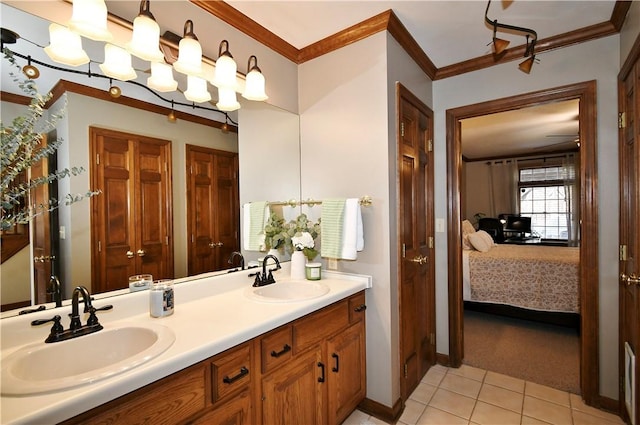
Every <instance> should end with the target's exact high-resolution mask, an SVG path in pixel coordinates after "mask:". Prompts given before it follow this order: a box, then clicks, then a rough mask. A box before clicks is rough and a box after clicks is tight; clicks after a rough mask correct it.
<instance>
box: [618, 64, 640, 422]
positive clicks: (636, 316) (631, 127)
mask: <svg viewBox="0 0 640 425" xmlns="http://www.w3.org/2000/svg"><path fill="white" fill-rule="evenodd" d="M639 89H640V59H636V60H635V63H634V64H633V65H632V66H631V67H630V68H629V72H628V74H627V75H625V76H624V77H623V80H622V82H621V84H620V107H621V123H620V124H621V125H620V127H621V130H620V136H621V137H620V143H619V156H620V263H619V271H620V291H619V292H620V301H619V302H620V306H619V310H620V347H619V352H620V363H619V365H620V366H619V371H620V383H621V385H620V400H621V401H622V402H623V403H622V406H621V410H622V412H621V414H622V417H623V418H624V419H625V420H627V422H629V423H635V424H638V423H640V422H639V421H640V373H638V370H639V368H640V139H639V137H640V92H639ZM633 358H635V362H633V360H632V359H633ZM634 364H635V367H634Z"/></svg>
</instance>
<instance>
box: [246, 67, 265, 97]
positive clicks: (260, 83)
mask: <svg viewBox="0 0 640 425" xmlns="http://www.w3.org/2000/svg"><path fill="white" fill-rule="evenodd" d="M264 86H265V81H264V75H262V72H260V71H259V70H257V69H255V68H254V69H252V70H251V71H249V73H248V74H247V77H246V82H245V86H244V92H243V93H242V97H244V98H245V99H248V100H256V101H263V100H267V99H268V98H269V96H267V93H266V92H265V88H264Z"/></svg>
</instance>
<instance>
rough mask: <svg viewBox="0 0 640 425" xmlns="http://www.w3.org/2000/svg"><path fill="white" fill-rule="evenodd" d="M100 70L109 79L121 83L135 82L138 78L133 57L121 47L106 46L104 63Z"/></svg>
mask: <svg viewBox="0 0 640 425" xmlns="http://www.w3.org/2000/svg"><path fill="white" fill-rule="evenodd" d="M100 69H101V70H102V72H104V74H105V75H106V76H108V77H111V78H115V79H116V80H120V81H127V80H133V79H134V78H136V77H137V75H136V71H135V70H134V69H133V67H132V66H131V55H130V54H129V52H127V51H126V50H124V49H123V48H121V47H118V46H114V45H113V44H108V43H107V44H105V45H104V63H102V64H100Z"/></svg>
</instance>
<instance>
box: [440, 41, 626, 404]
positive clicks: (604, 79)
mask: <svg viewBox="0 0 640 425" xmlns="http://www.w3.org/2000/svg"><path fill="white" fill-rule="evenodd" d="M538 58H539V59H540V61H541V62H540V63H539V64H535V65H534V67H533V70H532V71H531V74H529V75H527V74H524V73H522V72H520V71H519V70H518V68H517V62H510V63H506V64H502V65H498V66H494V67H491V68H488V69H483V70H480V71H476V72H471V73H467V74H463V75H459V76H456V77H451V78H447V79H444V80H438V81H436V82H434V100H435V105H436V112H435V126H436V137H435V151H436V157H437V158H438V159H437V161H436V177H435V178H436V185H437V187H439V188H441V191H440V192H438V191H436V196H437V199H436V215H437V217H442V218H445V219H446V217H447V199H446V192H445V191H446V184H447V183H446V182H447V170H446V165H445V164H446V120H445V112H446V110H447V109H451V108H456V107H460V106H465V105H470V104H474V103H478V102H484V101H488V100H493V99H499V98H503V97H507V96H512V95H516V94H521V93H527V92H532V91H536V90H542V89H546V88H551V87H557V86H562V85H567V84H572V83H577V82H583V81H589V80H597V101H598V104H597V113H598V122H597V128H598V134H597V136H598V139H597V144H598V161H597V162H598V185H599V187H598V202H599V219H600V222H599V226H600V227H599V229H600V232H599V235H598V238H599V253H598V254H599V264H598V267H599V279H600V290H599V305H600V329H599V342H600V347H599V359H600V394H601V395H603V396H606V397H610V398H612V399H617V398H618V387H617V382H618V361H617V359H618V348H617V347H618V346H617V337H618V324H617V321H618V277H617V251H618V250H617V244H618V237H617V231H616V230H615V229H617V223H618V199H617V196H618V159H617V137H618V132H617V128H616V123H617V85H616V76H617V73H618V67H619V63H620V60H619V37H618V36H617V35H614V36H610V37H606V38H601V39H597V40H594V41H591V42H587V43H582V44H580V45H577V46H571V47H567V48H564V49H559V50H555V51H552V52H547V53H543V54H541V55H538ZM594 58H597V60H594ZM612 229H613V231H612ZM446 245H447V243H446V238H443V239H441V240H438V239H436V250H437V255H438V256H439V257H440V258H446V256H447V246H446ZM436 274H437V282H438V288H437V296H436V298H437V304H438V310H437V317H438V320H437V322H438V332H437V347H438V352H440V353H445V354H446V353H448V352H449V347H448V344H449V337H448V304H447V270H446V263H444V264H442V263H441V262H439V263H438V268H437V271H436Z"/></svg>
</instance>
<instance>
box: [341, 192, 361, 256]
mask: <svg viewBox="0 0 640 425" xmlns="http://www.w3.org/2000/svg"><path fill="white" fill-rule="evenodd" d="M342 232H343V233H342V249H341V254H340V258H342V259H345V260H356V259H358V251H362V250H363V249H364V232H363V226H362V210H361V209H360V200H359V199H358V198H348V199H347V201H346V203H345V208H344V222H343V225H342Z"/></svg>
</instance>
